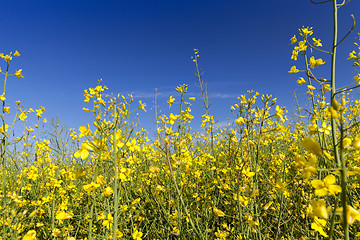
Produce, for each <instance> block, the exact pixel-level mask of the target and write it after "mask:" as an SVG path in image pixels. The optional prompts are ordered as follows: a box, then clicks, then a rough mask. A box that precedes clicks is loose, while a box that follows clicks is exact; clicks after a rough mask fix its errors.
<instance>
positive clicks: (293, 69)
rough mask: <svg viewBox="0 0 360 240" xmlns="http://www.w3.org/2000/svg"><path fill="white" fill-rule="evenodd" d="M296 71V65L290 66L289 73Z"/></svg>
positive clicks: (297, 70)
mask: <svg viewBox="0 0 360 240" xmlns="http://www.w3.org/2000/svg"><path fill="white" fill-rule="evenodd" d="M297 72H299V69H296V66H292V67H291V68H290V71H289V73H297Z"/></svg>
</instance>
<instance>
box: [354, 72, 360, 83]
mask: <svg viewBox="0 0 360 240" xmlns="http://www.w3.org/2000/svg"><path fill="white" fill-rule="evenodd" d="M354 79H355V81H356V83H357V84H360V73H358V74H357V75H355V77H354Z"/></svg>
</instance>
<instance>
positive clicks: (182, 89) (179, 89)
mask: <svg viewBox="0 0 360 240" xmlns="http://www.w3.org/2000/svg"><path fill="white" fill-rule="evenodd" d="M175 90H176V91H177V92H179V93H186V92H187V85H186V84H183V85H179V86H177V87H176V88H175Z"/></svg>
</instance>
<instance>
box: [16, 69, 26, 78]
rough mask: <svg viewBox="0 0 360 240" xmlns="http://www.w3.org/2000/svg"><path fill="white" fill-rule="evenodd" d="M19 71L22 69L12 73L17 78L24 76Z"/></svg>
mask: <svg viewBox="0 0 360 240" xmlns="http://www.w3.org/2000/svg"><path fill="white" fill-rule="evenodd" d="M21 71H22V69H19V70H17V71H16V72H15V74H14V75H15V76H16V77H17V78H19V77H21V78H24V76H23V75H22V74H21Z"/></svg>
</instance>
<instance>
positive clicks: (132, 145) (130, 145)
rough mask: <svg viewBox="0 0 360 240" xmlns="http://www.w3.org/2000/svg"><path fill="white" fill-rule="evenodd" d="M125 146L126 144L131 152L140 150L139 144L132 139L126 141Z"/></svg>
mask: <svg viewBox="0 0 360 240" xmlns="http://www.w3.org/2000/svg"><path fill="white" fill-rule="evenodd" d="M126 146H128V148H129V150H130V151H131V152H135V151H139V150H140V146H139V145H137V144H136V140H135V139H132V140H131V141H129V142H127V143H126Z"/></svg>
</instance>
